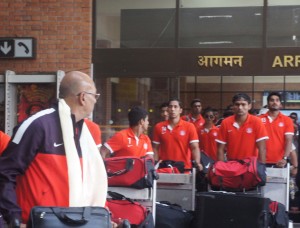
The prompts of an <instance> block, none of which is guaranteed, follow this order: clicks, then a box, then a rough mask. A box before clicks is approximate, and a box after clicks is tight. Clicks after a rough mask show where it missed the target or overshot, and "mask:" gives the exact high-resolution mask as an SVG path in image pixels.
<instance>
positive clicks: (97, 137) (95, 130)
mask: <svg viewBox="0 0 300 228" xmlns="http://www.w3.org/2000/svg"><path fill="white" fill-rule="evenodd" d="M84 122H85V124H86V126H87V127H88V129H89V130H90V133H91V135H92V137H93V139H94V141H95V143H96V145H97V147H98V148H99V147H101V143H102V142H101V141H102V140H101V130H100V127H99V125H98V124H96V123H95V122H93V121H91V120H89V119H84Z"/></svg>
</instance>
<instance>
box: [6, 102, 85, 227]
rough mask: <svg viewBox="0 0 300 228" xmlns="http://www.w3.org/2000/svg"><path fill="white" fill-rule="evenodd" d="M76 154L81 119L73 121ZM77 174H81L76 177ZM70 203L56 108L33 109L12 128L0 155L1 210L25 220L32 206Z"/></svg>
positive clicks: (8, 217)
mask: <svg viewBox="0 0 300 228" xmlns="http://www.w3.org/2000/svg"><path fill="white" fill-rule="evenodd" d="M72 120H73V129H70V131H72V130H73V131H74V132H75V133H74V135H75V136H74V138H75V144H76V147H77V151H78V154H79V157H80V158H81V149H80V145H79V136H80V132H81V128H82V123H83V120H82V121H79V122H78V123H76V124H75V118H74V116H72ZM79 178H80V177H79ZM37 205H39V206H65V207H67V206H69V183H68V168H67V161H66V155H65V149H64V144H63V137H62V130H61V125H60V120H59V115H58V111H57V106H56V107H55V108H50V109H46V110H43V111H41V112H38V113H36V114H35V115H33V116H31V117H29V118H28V119H26V120H25V121H24V122H23V123H22V124H21V125H19V126H17V127H16V128H15V129H14V134H13V137H12V140H11V142H10V143H9V145H8V147H7V148H6V150H5V151H4V153H3V155H2V156H1V157H0V212H1V214H2V215H3V216H4V219H6V220H7V221H9V220H10V219H11V218H20V215H21V211H22V222H23V223H26V222H27V220H28V217H29V213H30V209H31V208H32V207H33V206H37Z"/></svg>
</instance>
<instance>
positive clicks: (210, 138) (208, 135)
mask: <svg viewBox="0 0 300 228" xmlns="http://www.w3.org/2000/svg"><path fill="white" fill-rule="evenodd" d="M198 133H199V146H200V151H201V152H203V153H205V154H206V155H207V156H208V157H210V158H211V159H213V160H214V161H216V160H217V143H216V139H217V137H218V134H219V128H218V127H216V126H213V127H212V128H211V129H206V128H204V126H202V127H201V128H200V130H199V132H198Z"/></svg>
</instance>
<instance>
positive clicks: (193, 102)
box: [190, 98, 201, 107]
mask: <svg viewBox="0 0 300 228" xmlns="http://www.w3.org/2000/svg"><path fill="white" fill-rule="evenodd" d="M197 102H200V103H201V100H200V99H199V98H195V99H193V100H192V101H191V104H190V105H191V107H193V105H194V104H195V103H197Z"/></svg>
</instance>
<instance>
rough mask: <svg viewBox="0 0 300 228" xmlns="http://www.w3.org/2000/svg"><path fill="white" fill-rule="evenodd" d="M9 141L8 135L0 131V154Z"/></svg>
mask: <svg viewBox="0 0 300 228" xmlns="http://www.w3.org/2000/svg"><path fill="white" fill-rule="evenodd" d="M9 141H10V136H9V135H7V134H5V133H4V132H3V131H0V155H2V153H3V151H4V150H5V149H6V147H7V145H8V143H9Z"/></svg>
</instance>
